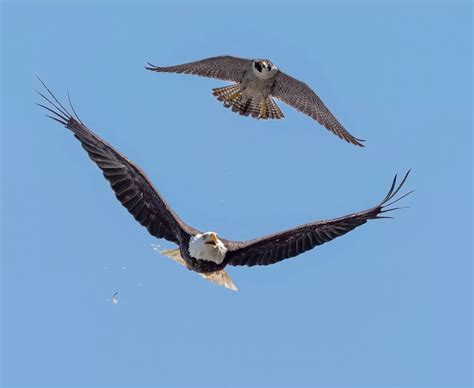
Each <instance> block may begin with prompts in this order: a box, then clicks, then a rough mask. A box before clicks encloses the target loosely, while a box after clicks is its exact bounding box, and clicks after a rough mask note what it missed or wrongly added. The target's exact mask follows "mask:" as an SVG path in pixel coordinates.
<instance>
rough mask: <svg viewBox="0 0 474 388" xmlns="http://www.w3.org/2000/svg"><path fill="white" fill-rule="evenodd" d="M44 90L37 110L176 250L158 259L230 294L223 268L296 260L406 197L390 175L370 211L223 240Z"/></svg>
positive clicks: (380, 215) (123, 201)
mask: <svg viewBox="0 0 474 388" xmlns="http://www.w3.org/2000/svg"><path fill="white" fill-rule="evenodd" d="M43 85H44V87H45V88H46V90H47V92H48V93H49V97H46V96H45V95H44V94H42V93H40V92H38V93H39V94H40V96H41V97H42V98H44V100H45V101H46V102H47V103H49V104H50V105H49V106H46V105H43V104H38V105H39V106H41V107H42V108H44V109H46V110H47V111H48V112H49V113H50V114H51V115H48V117H50V118H52V119H54V120H56V121H57V122H59V123H60V124H62V125H64V126H65V127H66V128H67V129H69V130H70V131H71V132H72V133H73V134H74V136H75V137H76V138H77V139H78V140H79V141H80V142H81V145H82V147H83V148H84V149H85V150H86V152H87V153H88V154H89V157H90V158H91V159H92V161H93V162H94V163H95V164H97V166H98V167H99V168H100V169H101V170H102V172H103V174H104V176H105V178H106V179H107V180H108V181H109V183H110V185H111V187H112V190H113V191H114V192H115V195H116V197H117V199H118V200H119V201H120V203H121V204H122V205H123V206H124V207H125V208H127V210H128V211H129V212H130V213H131V214H132V215H133V217H134V218H135V220H137V221H138V222H139V223H140V224H141V225H143V226H144V227H145V228H147V229H148V231H149V233H150V234H151V235H152V236H154V237H157V238H163V239H166V240H168V241H170V242H172V243H175V244H177V245H178V248H176V249H172V250H167V251H163V252H162V254H163V255H165V256H167V257H170V258H172V259H173V260H175V261H176V262H178V263H180V264H182V265H184V266H186V267H187V268H188V269H190V270H193V271H196V272H198V273H199V274H200V275H201V276H202V277H204V278H205V279H207V280H209V281H212V282H215V283H217V284H220V285H222V286H224V287H226V288H229V289H232V290H236V289H237V288H236V287H235V285H234V283H233V282H232V280H231V279H230V277H229V276H228V275H227V273H226V272H225V271H224V268H225V267H226V266H227V265H233V266H237V265H246V266H249V267H251V266H254V265H269V264H274V263H277V262H279V261H282V260H285V259H288V258H290V257H295V256H297V255H299V254H301V253H303V252H306V251H308V250H310V249H313V248H314V247H316V246H318V245H321V244H324V243H326V242H328V241H331V240H333V239H335V238H336V237H339V236H342V235H343V234H346V233H347V232H350V231H351V230H353V229H354V228H357V227H358V226H360V225H362V224H365V223H366V222H367V221H368V220H373V219H378V218H389V217H387V216H385V215H384V214H385V213H387V212H390V211H393V210H396V209H398V208H394V207H391V208H390V206H391V205H392V204H394V203H395V202H398V201H399V200H400V199H402V198H404V197H405V196H407V195H408V194H410V193H411V192H409V193H406V194H405V195H403V196H400V197H399V198H398V199H394V197H395V196H396V195H397V193H398V192H399V191H400V189H401V187H402V186H403V184H404V183H405V181H406V179H407V177H408V174H409V172H410V171H408V172H407V173H406V174H405V176H404V177H403V179H402V181H401V183H400V184H398V185H397V176H395V178H394V179H393V181H392V185H391V187H390V190H389V191H388V194H387V195H386V196H385V198H384V199H383V200H382V201H381V202H380V203H379V204H378V205H376V206H374V207H372V208H370V209H367V210H364V211H361V212H357V213H352V214H349V215H346V216H343V217H339V218H335V219H330V220H324V221H316V222H311V223H308V224H304V225H300V226H297V227H296V228H293V229H288V230H285V231H282V232H278V233H274V234H271V235H267V236H264V237H259V238H256V239H254V240H249V241H231V240H227V239H224V238H221V237H219V235H218V234H217V233H216V232H201V231H199V230H198V229H195V228H193V227H191V226H189V225H187V224H186V223H184V222H183V221H182V220H181V219H180V218H179V217H178V216H177V215H176V214H175V213H174V212H173V210H172V209H171V207H170V206H169V205H168V204H167V203H166V201H165V200H164V199H163V197H162V196H161V195H160V193H159V192H158V190H156V189H155V187H154V186H153V184H152V183H151V182H150V180H149V179H148V178H147V176H146V175H145V173H144V172H143V171H142V170H141V169H140V168H139V167H138V166H137V165H135V164H134V163H133V162H132V161H130V160H129V159H127V158H126V157H125V156H124V155H122V154H121V153H120V152H118V151H117V150H116V149H114V148H113V147H112V146H111V145H109V144H108V143H107V142H105V141H104V140H102V139H101V138H100V137H99V136H97V135H96V134H95V133H94V132H92V131H91V130H90V129H89V128H87V127H86V126H85V125H84V124H83V123H82V121H81V120H80V119H79V117H78V116H77V115H76V113H75V111H74V108H73V107H72V105H71V108H72V111H73V113H74V116H72V115H71V114H70V113H69V112H68V110H67V109H65V108H64V106H63V105H62V104H61V103H60V102H59V101H58V100H57V99H56V97H55V96H54V95H53V94H52V92H51V91H50V90H49V89H48V88H47V86H46V85H45V84H44V83H43Z"/></svg>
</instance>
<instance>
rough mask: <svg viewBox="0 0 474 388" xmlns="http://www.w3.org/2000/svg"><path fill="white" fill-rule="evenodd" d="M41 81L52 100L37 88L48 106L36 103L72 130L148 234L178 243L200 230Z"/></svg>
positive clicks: (136, 168) (134, 166)
mask: <svg viewBox="0 0 474 388" xmlns="http://www.w3.org/2000/svg"><path fill="white" fill-rule="evenodd" d="M41 82H42V81H41ZM43 85H44V87H45V88H46V90H47V91H48V93H49V94H50V95H51V97H52V99H53V100H54V101H55V102H52V101H51V100H50V99H49V98H47V97H46V96H44V95H43V94H41V93H40V92H38V93H39V94H40V95H41V96H42V97H43V98H44V99H45V100H46V101H47V102H48V103H49V104H51V107H47V106H45V105H42V104H38V105H39V106H41V107H43V108H45V109H46V110H48V111H49V112H51V113H52V114H53V115H52V116H48V117H51V118H52V119H54V120H56V121H58V122H59V123H61V124H63V125H64V126H65V127H66V128H67V129H69V130H70V131H71V132H73V133H74V136H75V137H76V138H77V139H78V140H79V141H80V142H81V145H82V147H83V148H84V149H85V150H86V151H87V153H88V154H89V157H90V158H91V159H92V160H93V161H94V162H95V164H97V166H98V167H99V168H100V169H101V170H102V172H103V174H104V176H105V178H106V179H107V180H108V181H109V182H110V185H111V187H112V190H113V191H114V192H115V195H116V197H117V199H118V200H119V201H120V202H121V204H122V205H123V206H124V207H126V208H127V210H128V211H129V212H130V213H131V214H132V215H133V217H134V218H135V219H136V220H137V221H138V222H139V223H140V224H142V225H143V226H145V227H146V228H147V229H148V231H149V232H150V234H152V235H153V236H155V237H157V238H165V239H166V240H168V241H171V242H174V243H176V244H180V240H182V241H184V239H188V238H189V235H191V234H192V235H194V234H196V233H199V232H198V231H197V230H195V229H193V228H191V227H190V226H188V225H186V224H185V223H184V222H183V221H181V220H180V219H179V217H178V216H177V215H176V214H175V213H174V212H173V211H172V210H171V208H170V207H169V205H168V204H167V203H166V202H165V200H164V199H163V198H162V197H161V196H160V194H159V193H158V191H157V190H156V189H155V188H154V187H153V185H152V183H151V182H150V181H149V179H148V178H147V177H146V175H145V174H144V173H143V171H142V170H141V169H140V168H139V167H138V166H136V165H135V164H134V163H133V162H131V161H130V160H128V159H127V158H126V157H125V156H123V155H122V154H121V153H120V152H118V151H116V150H115V149H114V148H113V147H112V146H110V145H109V144H107V143H106V142H105V141H104V140H102V139H101V138H100V137H99V136H97V135H96V134H94V132H92V131H91V130H90V129H89V128H87V127H86V126H85V125H84V124H83V123H82V122H81V121H80V120H79V118H74V117H73V116H72V115H71V114H70V113H69V112H68V111H67V110H66V109H65V108H64V107H63V106H62V105H61V103H60V102H59V101H58V100H57V99H56V97H54V95H53V94H52V93H51V91H50V90H49V89H48V88H47V86H46V85H45V84H44V83H43ZM73 111H74V108H73ZM76 117H77V116H76Z"/></svg>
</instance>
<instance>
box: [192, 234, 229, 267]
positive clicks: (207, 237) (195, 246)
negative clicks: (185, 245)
mask: <svg viewBox="0 0 474 388" xmlns="http://www.w3.org/2000/svg"><path fill="white" fill-rule="evenodd" d="M226 252H227V248H226V247H225V245H224V243H223V242H222V241H221V240H219V238H218V237H217V234H216V233H214V232H206V233H204V234H197V235H196V236H193V237H191V238H190V239H189V254H190V255H191V256H192V257H194V258H195V259H198V260H206V261H212V262H213V263H216V264H221V263H222V262H223V261H224V257H225V254H226Z"/></svg>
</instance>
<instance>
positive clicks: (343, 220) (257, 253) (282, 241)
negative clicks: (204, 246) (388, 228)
mask: <svg viewBox="0 0 474 388" xmlns="http://www.w3.org/2000/svg"><path fill="white" fill-rule="evenodd" d="M409 172H410V171H408V172H407V173H406V175H405V176H404V178H403V180H402V181H401V183H400V184H399V185H398V186H396V180H397V176H395V178H394V179H393V182H392V186H391V187H390V190H389V192H388V194H387V196H386V197H385V198H384V199H383V201H382V202H380V203H379V204H378V205H377V206H374V207H373V208H371V209H368V210H364V211H361V212H358V213H353V214H349V215H347V216H344V217H340V218H335V219H332V220H326V221H318V222H314V223H310V224H305V225H301V226H298V227H296V228H294V229H289V230H286V231H283V232H280V233H275V234H272V235H269V236H265V237H261V238H257V239H255V240H250V241H245V242H236V241H229V240H223V241H224V243H225V245H226V246H227V248H228V252H227V255H226V259H228V264H230V265H247V266H254V265H269V264H274V263H276V262H278V261H281V260H284V259H288V258H290V257H294V256H297V255H299V254H300V253H303V252H305V251H308V250H310V249H313V248H314V247H316V246H317V245H322V244H324V243H326V242H328V241H331V240H333V239H335V238H336V237H339V236H342V235H343V234H346V233H347V232H350V231H351V230H353V229H355V228H357V227H358V226H360V225H362V224H365V223H366V222H367V221H368V220H373V219H377V218H389V217H386V216H383V215H382V214H384V213H387V212H389V211H392V210H396V209H398V208H389V209H388V208H387V207H388V206H390V205H392V204H394V203H395V202H398V201H399V200H400V199H402V198H404V197H405V196H407V195H408V194H410V193H411V192H409V193H407V194H405V195H403V196H401V197H400V198H398V199H395V200H393V201H391V200H392V199H393V198H394V197H395V195H397V193H398V192H399V191H400V189H401V187H402V186H403V184H404V183H405V181H406V179H407V177H408V174H409ZM390 201H391V202H390Z"/></svg>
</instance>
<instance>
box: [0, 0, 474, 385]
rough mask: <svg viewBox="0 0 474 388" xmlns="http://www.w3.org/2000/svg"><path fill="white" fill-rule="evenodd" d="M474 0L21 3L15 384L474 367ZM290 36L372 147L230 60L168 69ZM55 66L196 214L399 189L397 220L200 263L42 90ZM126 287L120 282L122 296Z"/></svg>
mask: <svg viewBox="0 0 474 388" xmlns="http://www.w3.org/2000/svg"><path fill="white" fill-rule="evenodd" d="M471 32H472V8H471V4H470V2H465V3H454V2H445V3H429V2H423V3H412V2H410V3H409V2H400V3H390V4H389V3H374V2H371V3H356V2H354V3H342V2H336V3H332V4H331V3H314V4H311V3H295V4H293V3H286V4H285V3H271V2H265V3H259V4H254V3H252V2H234V3H228V4H226V5H220V4H219V3H201V4H200V5H195V4H191V3H175V4H172V3H169V4H160V3H151V2H143V3H132V2H129V3H125V2H124V3H112V2H101V3H95V4H94V3H93V2H82V3H70V4H65V3H62V2H50V3H46V2H44V3H41V2H35V3H27V2H13V1H12V2H3V3H2V110H3V115H2V241H1V242H2V380H3V385H4V386H5V387H15V386H30V387H40V386H44V387H53V386H58V387H70V386H83V387H104V386H114V387H115V386H123V387H137V386H163V387H172V386H187V387H194V386H203V387H210V386H215V387H262V386H269V387H275V386H282V387H283V386H285V387H296V386H311V387H328V386H331V387H336V386H337V387H342V386H345V387H355V386H358V387H360V386H364V387H367V386H373V387H388V386H397V387H421V386H423V387H435V386H436V387H467V386H470V384H472V366H471V362H472V294H471V292H472V245H471V239H472V155H471V152H472V134H471V130H472V117H471V111H472V91H471V89H472V73H471V66H472V58H471V50H472V40H471V37H470V36H471ZM221 54H231V55H235V56H242V57H249V58H253V57H263V58H265V57H267V58H270V59H271V60H272V61H273V62H274V63H276V64H277V65H278V66H279V67H280V69H282V70H283V71H285V72H287V73H289V74H291V75H293V76H295V77H297V78H300V79H302V80H304V81H305V82H307V83H308V84H309V85H311V86H312V87H313V88H314V89H315V91H316V92H317V93H318V94H319V95H320V97H321V98H322V99H323V100H324V102H325V103H326V104H327V106H328V107H329V108H330V109H331V110H332V112H333V113H334V114H335V115H336V116H337V117H338V118H339V120H340V121H341V122H342V123H343V124H344V125H345V126H346V128H348V129H349V130H350V132H351V133H352V134H354V135H355V136H357V137H361V138H363V139H366V140H367V142H366V145H367V147H366V148H364V149H360V148H357V147H354V146H352V145H348V144H346V143H345V142H343V141H341V140H339V139H338V138H337V137H335V136H334V135H332V134H330V133H329V132H328V131H326V130H325V129H324V128H322V127H321V126H320V125H318V124H317V123H315V122H313V121H312V120H311V119H309V118H308V117H306V116H304V115H302V114H300V113H298V112H296V111H294V110H293V109H292V108H290V107H288V106H286V105H284V104H283V103H280V104H279V105H280V107H281V108H282V110H283V112H284V114H285V116H286V117H285V119H284V120H281V121H262V120H260V121H257V120H252V119H250V118H244V117H240V116H238V115H236V114H235V113H232V112H231V111H230V110H226V109H224V108H223V107H222V106H220V103H218V102H217V101H216V100H215V98H214V97H213V96H212V95H211V89H212V88H213V87H219V86H223V85H225V84H226V83H225V82H221V81H218V80H211V79H203V78H199V77H192V76H184V75H174V74H155V73H151V72H148V71H146V70H144V65H145V63H146V62H147V61H150V62H152V63H155V64H158V65H173V64H179V63H184V62H188V61H192V60H197V59H200V58H205V57H209V56H214V55H221ZM35 74H38V75H39V76H40V77H41V78H42V79H43V80H44V81H45V82H46V83H47V84H48V86H50V87H51V88H52V90H53V91H55V93H56V94H57V96H58V98H59V99H60V100H61V101H64V102H67V90H69V91H70V93H71V96H72V99H73V102H74V104H75V107H76V110H77V111H78V112H79V115H80V116H81V118H82V119H83V121H85V122H86V124H87V125H88V126H89V127H90V128H92V129H93V130H94V131H96V132H97V133H98V134H99V135H100V136H102V137H103V138H104V139H106V140H107V141H108V142H110V143H111V144H112V145H114V146H115V147H116V148H118V149H119V150H120V151H121V152H123V153H124V154H125V155H127V156H128V157H129V158H130V159H131V160H133V161H135V162H136V163H137V164H138V165H139V166H141V167H142V168H143V169H144V170H145V171H146V173H147V174H148V176H149V177H150V179H151V180H152V181H153V182H154V184H155V185H156V187H157V188H158V189H159V190H160V192H161V193H162V194H163V196H164V197H165V198H166V199H167V200H168V202H169V203H170V204H171V205H172V207H173V208H174V209H175V210H176V212H177V213H178V214H179V215H180V216H181V217H182V218H183V219H184V220H185V221H186V222H188V223H189V224H190V225H193V226H195V227H197V228H199V229H201V230H205V231H206V230H212V231H217V232H218V233H219V234H220V235H221V236H222V237H225V238H231V239H236V240H237V239H249V238H254V237H257V236H259V235H262V234H266V233H270V232H275V231H278V230H281V229H283V228H289V227H292V226H296V225H298V224H300V223H305V222H310V221H313V220H317V219H324V218H332V217H337V216H341V215H344V214H347V213H350V212H353V211H358V210H362V209H365V208H368V207H370V206H372V205H374V204H376V203H377V202H378V201H379V200H380V199H381V198H382V197H383V196H384V195H385V193H386V191H387V190H388V187H389V184H390V181H391V179H392V177H393V175H394V174H395V173H396V172H398V173H399V174H403V173H404V172H405V171H406V170H407V169H408V168H412V169H413V171H412V175H411V176H410V178H409V181H408V182H407V186H406V190H408V189H416V192H415V193H414V194H412V195H411V196H409V197H407V198H405V199H404V200H403V203H402V204H404V205H408V206H410V208H409V209H405V210H400V211H398V212H396V213H395V214H394V216H395V219H394V220H381V221H374V222H370V223H369V224H367V225H364V226H362V227H360V228H358V229H357V230H355V231H353V232H351V233H350V234H348V235H346V236H344V237H341V238H339V239H337V240H335V241H333V242H331V243H328V244H326V245H324V246H322V247H319V248H317V249H315V250H312V251H310V252H307V253H305V254H304V255H301V256H299V257H297V258H295V259H292V260H287V261H285V262H282V263H279V264H277V265H274V266H269V267H259V268H255V267H254V268H251V269H249V268H247V267H242V268H233V267H231V268H229V273H230V275H231V276H232V278H233V279H234V281H235V283H236V284H237V286H238V287H239V289H240V291H239V292H237V293H234V292H231V291H228V290H225V289H224V288H220V287H217V286H215V285H213V284H210V283H207V282H205V281H203V280H201V279H200V278H199V276H198V275H196V274H193V273H191V272H189V271H186V270H185V269H184V268H183V267H181V266H179V265H177V264H176V263H174V262H172V261H171V260H169V259H167V258H164V257H161V256H160V255H159V254H158V253H157V252H156V251H155V250H153V248H152V243H158V244H160V245H161V248H172V247H173V245H172V244H170V243H168V242H165V241H156V240H154V238H152V237H151V236H150V235H149V234H148V233H147V232H146V230H145V229H143V228H142V227H141V226H140V225H138V224H137V223H136V222H135V221H134V220H133V219H132V217H131V216H129V215H128V214H127V212H126V210H125V209H123V208H122V207H121V205H120V204H119V203H118V201H116V199H115V197H114V195H113V193H112V191H111V190H110V188H109V187H108V184H107V183H106V182H105V180H104V178H103V177H102V175H101V173H100V171H99V170H98V169H97V167H96V166H94V165H93V164H92V163H91V162H90V160H89V159H88V158H87V156H86V154H85V153H84V152H83V150H82V149H81V147H80V146H79V143H78V142H77V141H76V140H75V139H74V138H73V137H72V136H71V134H70V133H68V131H67V130H66V129H64V128H62V127H60V126H59V125H58V124H57V123H56V122H53V121H52V120H49V119H47V118H45V117H43V113H44V112H43V111H42V110H41V109H40V108H38V107H37V106H35V105H34V103H35V102H38V101H39V97H38V96H37V95H36V94H35V92H34V89H41V85H40V83H39V81H38V80H37V79H36V78H35ZM115 291H118V292H119V295H118V297H119V303H118V304H117V305H114V304H112V303H111V297H112V294H113V293H114V292H115Z"/></svg>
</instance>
